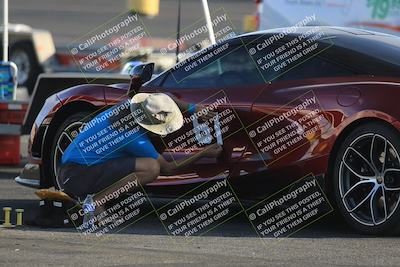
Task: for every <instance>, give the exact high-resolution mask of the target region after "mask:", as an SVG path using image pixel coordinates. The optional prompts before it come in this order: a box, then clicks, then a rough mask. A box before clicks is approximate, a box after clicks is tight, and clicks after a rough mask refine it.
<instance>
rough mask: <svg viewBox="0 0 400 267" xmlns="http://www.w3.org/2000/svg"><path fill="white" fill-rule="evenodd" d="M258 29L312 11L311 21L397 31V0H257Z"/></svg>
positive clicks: (292, 21)
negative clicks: (314, 18) (314, 17)
mask: <svg viewBox="0 0 400 267" xmlns="http://www.w3.org/2000/svg"><path fill="white" fill-rule="evenodd" d="M257 5H258V16H259V29H260V30H265V29H271V28H280V27H288V26H292V25H294V24H296V23H297V22H298V21H301V20H303V19H304V18H305V17H306V16H310V15H313V14H315V16H316V20H315V21H314V22H313V23H312V24H314V25H331V26H341V27H354V28H362V29H366V30H372V31H379V32H384V33H389V34H393V35H400V1H399V0H356V1H355V0H262V1H260V0H258V1H257Z"/></svg>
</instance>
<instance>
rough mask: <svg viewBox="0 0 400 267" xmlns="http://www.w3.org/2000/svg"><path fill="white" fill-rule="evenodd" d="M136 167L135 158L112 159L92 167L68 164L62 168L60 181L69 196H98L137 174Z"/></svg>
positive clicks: (59, 176)
mask: <svg viewBox="0 0 400 267" xmlns="http://www.w3.org/2000/svg"><path fill="white" fill-rule="evenodd" d="M135 167H136V159H135V158H118V159H112V160H108V161H106V162H103V163H99V164H96V165H91V166H86V165H80V164H75V163H67V164H64V165H62V166H61V168H60V170H59V173H58V174H59V175H58V181H59V182H60V183H61V184H60V186H61V188H62V189H64V192H65V193H67V194H68V195H70V196H75V197H85V196H86V195H88V194H96V193H98V192H100V191H102V190H104V189H106V188H107V187H109V186H111V185H112V184H114V183H116V182H118V181H119V180H121V179H122V178H124V177H126V176H127V175H129V174H131V173H133V172H135Z"/></svg>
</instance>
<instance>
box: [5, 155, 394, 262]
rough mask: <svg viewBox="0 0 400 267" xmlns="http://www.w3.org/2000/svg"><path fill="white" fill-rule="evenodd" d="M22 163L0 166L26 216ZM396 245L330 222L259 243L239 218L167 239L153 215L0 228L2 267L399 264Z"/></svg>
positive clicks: (31, 206)
mask: <svg viewBox="0 0 400 267" xmlns="http://www.w3.org/2000/svg"><path fill="white" fill-rule="evenodd" d="M23 163H24V161H23V162H22V163H21V165H20V166H3V167H0V207H4V206H11V207H13V208H24V209H25V211H26V212H25V215H26V216H25V217H26V218H28V217H30V216H34V215H35V211H36V210H37V207H38V198H37V197H36V196H35V195H34V192H35V190H34V189H29V188H25V187H22V186H19V185H17V184H16V183H15V182H14V181H13V177H15V176H16V175H17V174H18V172H19V171H20V170H21V167H22V164H23ZM0 219H3V215H1V216H0ZM399 247H400V239H399V238H398V237H368V236H363V235H359V234H356V233H354V231H353V230H351V229H350V228H349V227H348V226H347V225H345V224H344V223H342V222H341V221H340V220H337V219H336V218H335V217H333V216H328V217H327V218H325V219H323V220H321V221H319V222H317V223H314V224H312V225H310V226H309V227H307V228H305V229H303V230H301V231H299V232H298V233H296V234H295V235H294V236H291V237H288V238H263V239H261V238H259V237H258V236H257V235H256V234H255V232H254V230H253V229H252V227H251V226H250V224H249V221H248V220H247V219H246V218H245V217H244V216H241V215H238V216H237V217H234V218H233V219H231V220H230V221H228V222H226V223H224V224H222V225H221V226H218V227H217V228H215V229H214V230H212V231H210V232H208V233H206V234H205V235H204V236H197V237H192V238H186V237H172V236H170V235H169V234H168V233H167V232H166V230H165V228H164V227H163V226H162V224H161V223H160V221H159V219H158V218H157V216H156V215H155V214H151V215H149V216H147V217H145V218H144V219H143V220H140V221H139V222H138V223H135V224H134V225H132V226H129V227H128V228H127V229H125V230H124V231H123V233H118V234H106V235H103V236H101V237H96V236H84V235H83V234H81V233H78V232H77V231H76V230H75V229H74V228H62V229H46V228H39V227H31V226H23V227H20V228H14V229H2V228H0V266H49V265H57V266H72V265H75V266H132V265H136V266H399V262H400V253H399Z"/></svg>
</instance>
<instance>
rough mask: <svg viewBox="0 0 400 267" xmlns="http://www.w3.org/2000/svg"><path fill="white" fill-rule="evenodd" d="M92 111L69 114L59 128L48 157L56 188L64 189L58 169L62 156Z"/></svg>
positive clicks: (51, 176) (50, 172)
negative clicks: (59, 178)
mask: <svg viewBox="0 0 400 267" xmlns="http://www.w3.org/2000/svg"><path fill="white" fill-rule="evenodd" d="M89 114H90V112H79V113H76V114H73V115H71V116H69V117H68V118H67V119H66V120H65V121H64V122H63V123H62V124H61V125H60V127H59V128H58V130H57V132H56V134H55V138H54V141H53V143H52V146H51V151H50V157H49V159H48V166H49V170H50V171H49V175H50V179H51V181H53V183H54V187H55V188H56V189H59V190H60V189H62V184H61V183H60V181H59V180H58V176H57V173H58V169H59V166H60V162H61V158H62V156H63V154H64V152H65V150H66V149H67V147H68V146H69V145H70V144H71V143H72V141H73V140H74V139H75V138H76V136H77V135H78V133H79V129H80V128H81V127H82V126H83V125H84V123H85V121H87V119H88V117H89Z"/></svg>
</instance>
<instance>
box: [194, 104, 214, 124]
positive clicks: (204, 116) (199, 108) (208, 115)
mask: <svg viewBox="0 0 400 267" xmlns="http://www.w3.org/2000/svg"><path fill="white" fill-rule="evenodd" d="M203 110H204V111H203ZM198 112H199V113H198ZM196 113H197V114H200V116H199V119H201V120H203V121H207V120H210V119H212V118H214V117H215V116H217V115H218V113H217V112H215V111H211V110H207V107H206V106H203V105H196Z"/></svg>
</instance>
